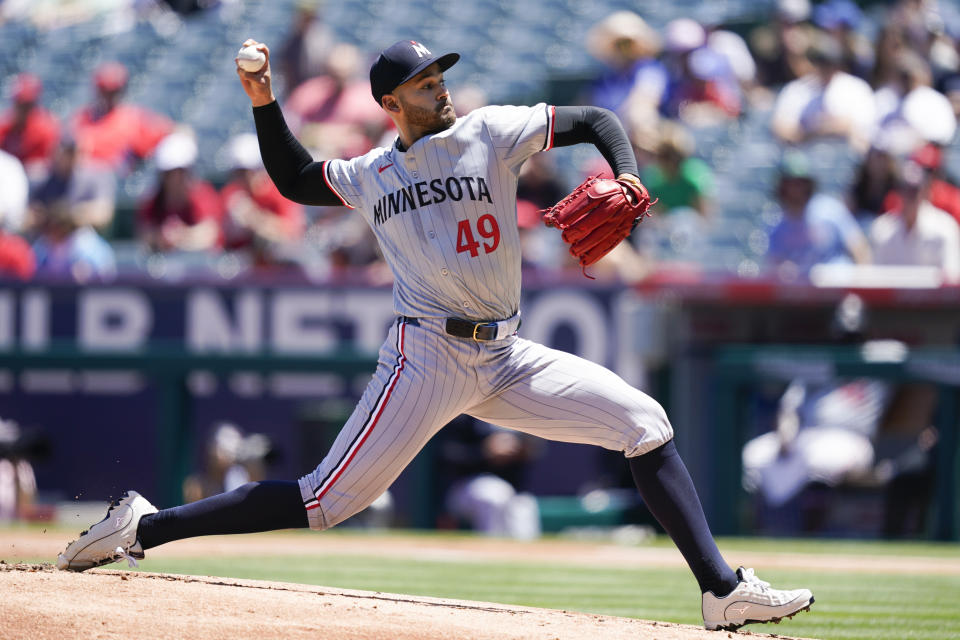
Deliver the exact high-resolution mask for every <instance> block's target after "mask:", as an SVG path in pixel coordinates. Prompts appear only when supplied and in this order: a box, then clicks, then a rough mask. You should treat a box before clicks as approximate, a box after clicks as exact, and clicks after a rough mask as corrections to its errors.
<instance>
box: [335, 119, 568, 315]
mask: <svg viewBox="0 0 960 640" xmlns="http://www.w3.org/2000/svg"><path fill="white" fill-rule="evenodd" d="M553 111H554V110H553V108H552V107H549V106H547V105H545V104H543V103H541V104H538V105H535V106H533V107H523V106H489V107H484V108H481V109H477V110H475V111H472V112H471V113H469V114H468V115H466V116H464V117H462V118H458V119H457V121H456V122H455V123H454V125H453V126H452V127H450V128H449V129H447V130H445V131H442V132H440V133H437V134H433V135H429V136H425V137H423V138H421V139H420V140H417V141H416V142H415V143H414V144H413V145H412V146H411V148H410V149H408V150H407V151H400V150H398V149H397V148H396V147H395V146H394V147H391V148H377V149H374V150H372V151H370V152H368V153H367V154H365V155H363V156H359V157H357V158H353V159H351V160H329V161H327V162H326V163H325V165H324V176H325V178H326V180H327V182H328V184H329V185H330V187H331V188H333V190H334V191H335V192H337V194H338V195H339V196H340V197H341V199H342V200H343V201H344V204H346V205H347V206H350V207H354V208H356V209H358V210H359V211H360V212H361V213H362V215H363V216H364V219H365V220H366V221H367V223H368V224H369V225H370V227H371V228H372V229H373V232H374V234H375V235H376V238H377V241H378V242H379V243H380V247H381V250H382V251H383V254H384V257H385V258H386V261H387V263H388V264H389V265H390V268H391V270H392V271H393V276H394V289H393V299H394V310H395V311H396V312H397V314H399V315H404V316H413V317H444V316H460V317H464V318H470V319H476V320H499V319H503V318H509V317H511V316H513V315H514V314H516V312H517V309H518V307H519V304H520V239H519V231H518V228H517V203H516V193H517V176H518V174H519V172H520V167H521V165H522V164H523V162H524V161H525V160H526V159H527V158H529V157H530V156H532V155H533V154H534V153H537V152H538V151H544V150H546V149H549V148H550V147H551V146H552V143H553Z"/></svg>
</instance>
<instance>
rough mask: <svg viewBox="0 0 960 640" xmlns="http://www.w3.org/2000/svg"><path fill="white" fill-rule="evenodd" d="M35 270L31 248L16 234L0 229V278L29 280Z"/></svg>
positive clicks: (35, 264)
mask: <svg viewBox="0 0 960 640" xmlns="http://www.w3.org/2000/svg"><path fill="white" fill-rule="evenodd" d="M36 270H37V262H36V260H35V259H34V257H33V249H31V248H30V245H29V244H27V241H26V240H24V239H23V238H21V237H20V236H18V235H14V234H12V233H7V232H5V231H4V230H3V229H0V280H4V279H7V278H16V279H18V280H29V279H30V278H32V277H33V274H34V272H35V271H36Z"/></svg>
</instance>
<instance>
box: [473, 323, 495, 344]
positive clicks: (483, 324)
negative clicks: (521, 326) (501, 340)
mask: <svg viewBox="0 0 960 640" xmlns="http://www.w3.org/2000/svg"><path fill="white" fill-rule="evenodd" d="M482 327H491V328H493V329H494V331H496V328H497V323H496V322H478V323H477V324H475V325H473V340H474V342H486V340H484V339H483V338H478V337H477V331H479V330H480V329H481V328H482ZM493 337H494V338H496V337H497V334H496V333H494V334H493ZM491 339H492V338H491Z"/></svg>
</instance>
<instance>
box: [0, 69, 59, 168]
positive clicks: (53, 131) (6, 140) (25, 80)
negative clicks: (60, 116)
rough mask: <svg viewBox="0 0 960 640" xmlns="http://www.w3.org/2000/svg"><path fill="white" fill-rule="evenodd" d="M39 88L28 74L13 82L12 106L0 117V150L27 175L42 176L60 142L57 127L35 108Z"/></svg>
mask: <svg viewBox="0 0 960 640" xmlns="http://www.w3.org/2000/svg"><path fill="white" fill-rule="evenodd" d="M42 92H43V84H42V83H41V82H40V79H39V78H38V77H37V76H35V75H32V74H29V73H22V74H20V75H19V76H17V78H16V79H15V80H14V82H13V96H12V97H13V105H12V106H11V108H10V109H9V110H8V111H7V112H6V113H4V114H3V115H0V149H3V150H4V151H6V152H7V153H9V154H11V155H13V156H16V157H17V158H18V159H19V160H20V162H22V163H23V166H24V169H26V171H27V173H28V175H31V176H37V174H42V173H43V172H44V171H45V170H46V167H47V165H48V164H49V163H50V159H51V158H52V157H53V152H54V150H55V149H56V147H57V142H58V141H59V139H60V124H59V123H58V122H57V119H56V118H55V117H53V115H52V114H51V113H50V112H49V111H47V110H46V109H44V108H43V107H41V106H40V105H39V104H38V101H39V99H40V94H41V93H42Z"/></svg>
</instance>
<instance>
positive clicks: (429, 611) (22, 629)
mask: <svg viewBox="0 0 960 640" xmlns="http://www.w3.org/2000/svg"><path fill="white" fill-rule="evenodd" d="M73 533H75V532H72V531H71V532H70V533H64V531H63V530H51V531H49V532H47V531H45V530H37V529H6V530H3V529H0V640H6V639H8V638H9V639H11V640H13V639H16V640H21V639H24V638H31V639H34V638H36V639H41V640H42V639H46V638H50V639H54V638H56V639H58V640H59V639H61V638H63V639H66V640H71V639H80V638H83V639H87V638H101V639H106V640H109V639H114V638H117V639H119V638H138V639H141V638H143V639H148V640H149V639H153V638H158V639H159V638H202V639H204V640H216V639H219V638H223V639H229V640H246V639H250V640H274V639H276V640H280V639H283V640H288V639H290V640H296V639H298V638H310V639H311V640H315V639H316V638H324V639H327V638H330V639H340V638H343V639H358V640H359V639H363V640H404V639H410V640H414V639H416V640H433V639H441V638H442V639H448V638H449V639H456V640H470V639H488V638H489V639H491V640H493V639H497V640H501V639H526V638H530V639H531V640H533V639H536V640H560V639H563V640H566V639H571V640H583V639H584V638H588V639H589V640H607V639H619V638H629V639H630V640H648V639H658V640H695V639H700V638H703V639H708V640H726V639H727V638H783V637H784V636H778V635H771V634H770V633H761V632H760V631H759V630H758V631H755V632H751V631H741V632H740V633H738V634H729V633H727V632H708V631H705V630H704V629H703V628H702V627H697V626H690V625H679V624H671V623H665V622H649V621H644V620H635V619H629V618H618V617H614V616H603V615H595V614H585V613H575V612H570V611H556V610H548V609H537V608H529V607H520V606H512V605H502V604H491V603H485V602H467V601H456V600H444V599H437V598H429V597H422V596H409V595H398V594H388V593H378V592H365V591H351V590H345V589H338V588H330V587H319V586H312V585H302V584H286V583H277V582H263V581H253V580H240V579H232V578H229V579H227V578H213V577H197V576H174V575H165V574H158V573H139V572H128V571H115V570H106V569H101V570H94V571H89V572H86V573H83V574H74V573H69V572H61V571H56V570H54V569H53V568H52V567H51V566H50V565H49V564H29V563H30V562H35V561H36V559H37V558H49V559H50V560H51V561H52V560H53V558H55V557H56V554H57V552H59V551H60V550H62V548H63V545H64V543H65V542H66V541H67V540H69V538H70V536H71V535H73ZM163 552H164V554H169V556H171V557H174V556H179V557H192V556H194V557H195V556H203V555H207V556H209V555H250V556H259V555H286V554H290V555H303V556H309V555H321V556H323V555H361V556H371V555H374V556H384V557H391V556H393V557H403V558H407V559H410V558H414V559H416V558H421V559H423V560H425V561H426V560H430V561H438V560H449V561H458V562H480V563H483V562H517V563H523V562H526V563H530V562H533V563H539V562H544V563H554V562H556V563H564V564H572V565H582V566H587V567H674V566H676V567H681V566H683V560H682V558H681V557H680V554H679V553H678V552H677V551H676V550H675V549H672V548H663V547H645V546H638V547H625V546H620V545H614V544H610V543H604V542H586V541H570V540H564V539H547V540H542V541H539V542H537V543H535V544H530V543H518V542H511V541H506V540H494V539H484V538H475V537H449V538H447V537H442V536H438V537H426V536H417V535H411V534H405V533H402V532H398V533H389V534H386V533H385V534H376V535H374V536H370V535H364V534H351V533H347V534H346V535H339V534H333V535H331V534H322V535H318V534H303V533H272V534H256V535H248V536H219V537H208V538H202V539H194V540H183V541H180V542H174V543H171V544H169V545H165V546H164V549H163ZM730 555H731V560H735V561H736V562H738V563H742V564H745V565H748V566H750V565H754V566H763V567H765V568H767V567H781V568H791V569H805V570H817V571H823V572H849V571H855V572H878V571H880V572H886V573H898V572H904V573H928V574H930V575H945V574H946V575H960V559H947V558H942V557H939V558H924V557H909V558H898V557H894V556H889V555H885V556H879V555H876V556H871V555H859V556H844V555H829V554H786V553H770V552H757V551H751V552H744V551H738V552H736V553H734V554H730ZM3 561H5V562H6V563H5V564H3ZM761 628H762V627H761ZM771 631H772V629H771Z"/></svg>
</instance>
